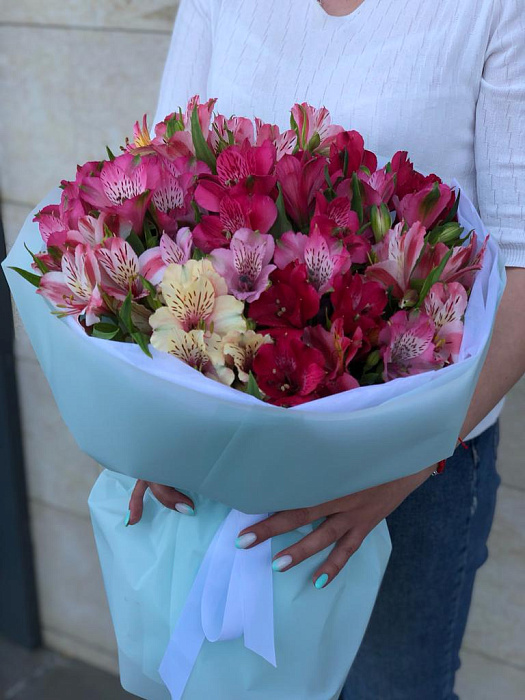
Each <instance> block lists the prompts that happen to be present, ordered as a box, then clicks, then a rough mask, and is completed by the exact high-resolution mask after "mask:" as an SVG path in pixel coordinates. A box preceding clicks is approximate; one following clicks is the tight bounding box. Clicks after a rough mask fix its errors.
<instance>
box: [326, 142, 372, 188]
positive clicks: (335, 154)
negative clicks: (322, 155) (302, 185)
mask: <svg viewBox="0 0 525 700" xmlns="http://www.w3.org/2000/svg"><path fill="white" fill-rule="evenodd" d="M345 164H346V173H345V172H343V168H344V166H345ZM362 165H364V166H365V167H366V168H367V170H368V171H369V172H371V173H373V172H375V171H376V170H377V157H376V156H375V154H374V153H372V151H367V150H366V149H365V142H364V140H363V137H362V136H361V134H360V133H359V132H358V131H343V132H341V133H340V134H337V135H336V137H335V140H334V142H333V143H332V145H331V146H330V163H329V165H328V172H329V173H330V177H331V179H332V182H336V180H338V179H339V178H343V177H344V178H348V177H350V176H351V175H352V173H354V172H359V169H360V168H361V166H362ZM345 191H346V190H345ZM338 194H339V193H338Z"/></svg>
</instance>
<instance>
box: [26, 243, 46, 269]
mask: <svg viewBox="0 0 525 700" xmlns="http://www.w3.org/2000/svg"><path fill="white" fill-rule="evenodd" d="M24 248H25V249H26V250H27V252H28V253H29V255H30V256H31V257H32V258H33V262H34V263H35V265H36V266H37V267H38V269H39V270H40V272H41V273H42V274H43V275H45V274H46V272H49V268H48V266H47V265H46V264H45V262H42V260H40V259H39V258H37V257H36V255H35V254H34V253H33V252H31V251H30V250H29V248H28V247H27V245H26V244H25V243H24Z"/></svg>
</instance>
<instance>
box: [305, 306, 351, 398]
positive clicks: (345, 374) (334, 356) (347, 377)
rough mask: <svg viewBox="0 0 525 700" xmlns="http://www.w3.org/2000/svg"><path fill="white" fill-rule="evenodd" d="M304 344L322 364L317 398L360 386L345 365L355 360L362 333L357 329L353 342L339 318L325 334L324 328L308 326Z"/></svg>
mask: <svg viewBox="0 0 525 700" xmlns="http://www.w3.org/2000/svg"><path fill="white" fill-rule="evenodd" d="M303 340H304V342H305V343H306V344H307V345H309V346H311V347H313V348H316V349H317V350H319V351H320V352H321V353H322V354H323V357H324V360H325V365H324V368H325V372H326V377H325V379H324V381H323V385H322V388H321V389H320V390H319V392H318V393H319V396H329V395H331V394H338V393H339V392H341V391H348V390H349V389H355V388H356V387H358V386H359V382H358V381H357V379H355V377H353V376H352V375H351V374H350V372H349V371H348V365H349V364H350V362H351V361H352V360H353V359H354V357H355V355H356V353H357V351H358V350H359V348H360V347H361V344H362V341H363V332H362V330H361V329H360V328H356V330H355V332H354V335H353V337H352V338H347V337H346V336H345V333H344V324H343V319H342V318H339V319H337V320H336V321H334V323H333V324H332V327H331V328H330V330H329V331H327V330H326V329H325V328H324V327H323V326H321V325H318V326H308V327H307V328H305V330H304V333H303Z"/></svg>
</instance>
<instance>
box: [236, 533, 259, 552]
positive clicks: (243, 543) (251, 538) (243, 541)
mask: <svg viewBox="0 0 525 700" xmlns="http://www.w3.org/2000/svg"><path fill="white" fill-rule="evenodd" d="M256 539H257V535H256V534H255V532H247V533H246V534H245V535H241V536H240V537H237V539H236V540H235V546H236V547H237V549H246V547H249V546H250V545H251V544H253V543H254V542H255V540H256Z"/></svg>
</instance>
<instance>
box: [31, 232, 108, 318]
mask: <svg viewBox="0 0 525 700" xmlns="http://www.w3.org/2000/svg"><path fill="white" fill-rule="evenodd" d="M100 281H101V271H100V268H99V265H98V262H97V259H96V257H95V254H94V252H93V251H92V250H91V249H90V248H89V247H87V246H84V245H77V247H76V248H75V251H74V252H66V253H64V255H63V256H62V268H61V270H60V272H58V271H52V272H46V274H44V275H42V278H41V279H40V287H39V289H38V293H39V294H42V296H44V297H45V298H46V299H49V301H51V302H52V303H53V304H55V306H56V307H57V309H59V311H60V312H61V313H62V314H64V315H66V316H69V315H75V316H77V317H78V316H81V315H82V314H85V320H86V325H88V326H92V325H93V324H95V323H97V322H98V321H99V320H100V315H101V314H102V313H104V311H107V309H106V307H105V304H104V301H103V299H102V296H101V293H100V289H99V284H100Z"/></svg>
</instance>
